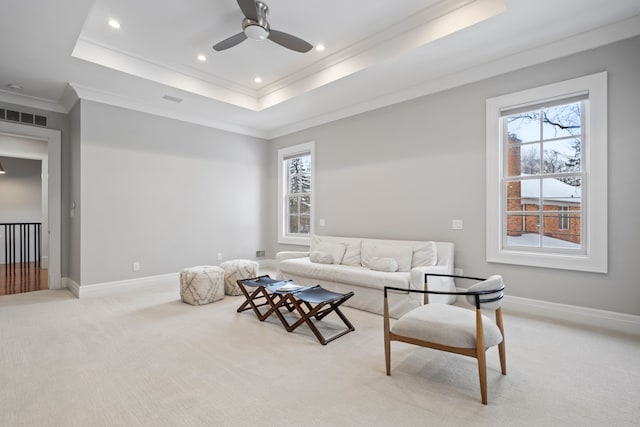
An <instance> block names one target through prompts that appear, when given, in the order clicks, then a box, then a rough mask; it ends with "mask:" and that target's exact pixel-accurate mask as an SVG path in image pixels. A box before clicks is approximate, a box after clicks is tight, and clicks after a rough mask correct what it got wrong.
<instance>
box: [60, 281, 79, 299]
mask: <svg viewBox="0 0 640 427" xmlns="http://www.w3.org/2000/svg"><path fill="white" fill-rule="evenodd" d="M62 287H63V288H67V289H68V290H69V292H71V293H72V294H73V295H75V296H76V298H80V285H78V284H77V283H76V282H75V281H74V280H73V279H71V278H69V277H63V278H62Z"/></svg>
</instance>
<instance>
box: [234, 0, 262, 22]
mask: <svg viewBox="0 0 640 427" xmlns="http://www.w3.org/2000/svg"><path fill="white" fill-rule="evenodd" d="M238 6H240V10H241V11H242V13H243V14H244V16H246V17H247V18H249V19H253V20H254V21H258V10H257V8H256V2H255V0H238Z"/></svg>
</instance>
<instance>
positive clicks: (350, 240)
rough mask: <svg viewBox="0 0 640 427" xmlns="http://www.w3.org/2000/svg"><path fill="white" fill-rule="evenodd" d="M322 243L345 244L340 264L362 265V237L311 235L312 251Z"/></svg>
mask: <svg viewBox="0 0 640 427" xmlns="http://www.w3.org/2000/svg"><path fill="white" fill-rule="evenodd" d="M322 243H329V244H341V245H344V246H345V252H344V256H343V257H342V261H340V264H344V265H354V266H357V267H360V265H361V264H360V243H361V239H359V238H356V237H335V236H319V235H317V234H314V235H313V236H312V237H311V248H310V249H309V250H310V251H315V250H319V249H317V248H318V247H319V246H320V245H321V244H322Z"/></svg>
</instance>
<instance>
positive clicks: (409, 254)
mask: <svg viewBox="0 0 640 427" xmlns="http://www.w3.org/2000/svg"><path fill="white" fill-rule="evenodd" d="M375 257H378V258H393V259H395V260H396V262H397V263H398V271H411V259H412V258H413V249H412V248H411V246H401V245H388V244H384V243H380V242H374V241H373V242H365V241H363V242H362V266H363V267H369V262H371V259H373V258H375Z"/></svg>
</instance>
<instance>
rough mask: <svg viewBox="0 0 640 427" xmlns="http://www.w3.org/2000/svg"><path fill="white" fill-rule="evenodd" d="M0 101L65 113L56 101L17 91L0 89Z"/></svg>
mask: <svg viewBox="0 0 640 427" xmlns="http://www.w3.org/2000/svg"><path fill="white" fill-rule="evenodd" d="M0 101H3V102H7V103H9V104H17V105H21V106H25V107H29V108H37V109H39V110H46V111H54V112H56V113H63V114H67V112H68V111H67V110H66V109H65V108H64V107H63V106H62V105H60V103H58V102H56V101H52V100H50V99H45V98H38V97H35V96H29V95H24V94H19V93H13V92H8V91H5V90H0Z"/></svg>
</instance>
